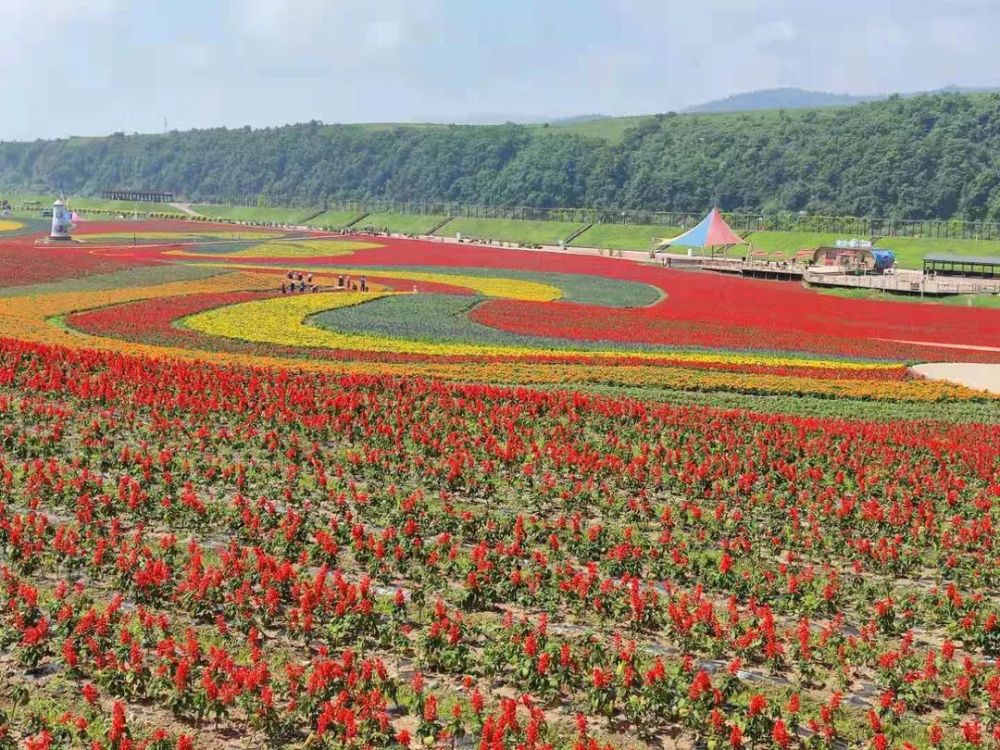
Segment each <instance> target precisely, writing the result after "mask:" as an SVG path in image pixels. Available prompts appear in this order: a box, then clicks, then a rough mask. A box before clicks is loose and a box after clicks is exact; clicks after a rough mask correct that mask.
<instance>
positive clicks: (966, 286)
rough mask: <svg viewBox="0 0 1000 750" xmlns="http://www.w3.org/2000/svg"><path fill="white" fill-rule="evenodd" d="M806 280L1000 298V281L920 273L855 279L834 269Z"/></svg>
mask: <svg viewBox="0 0 1000 750" xmlns="http://www.w3.org/2000/svg"><path fill="white" fill-rule="evenodd" d="M803 279H804V280H805V281H806V282H807V283H809V284H813V285H816V286H833V287H841V288H848V289H878V290H881V291H885V292H895V293H899V294H921V295H924V294H926V295H929V296H935V297H936V296H943V295H951V294H1000V279H973V278H965V277H959V276H925V275H924V274H923V273H921V272H920V271H897V272H895V273H887V274H881V275H875V274H872V275H868V276H855V275H853V274H847V273H840V272H838V271H836V270H834V269H830V270H829V271H828V270H825V269H816V268H811V269H809V270H808V271H806V273H805V275H804V276H803Z"/></svg>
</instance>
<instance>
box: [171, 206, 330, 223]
mask: <svg viewBox="0 0 1000 750" xmlns="http://www.w3.org/2000/svg"><path fill="white" fill-rule="evenodd" d="M191 209H192V210H194V211H197V212H198V213H200V214H202V215H203V216H208V217H209V218H212V219H226V220H228V221H260V222H267V223H273V224H301V223H302V222H303V221H304V220H305V219H306V217H308V216H312V215H313V214H315V213H316V212H317V211H318V210H319V209H317V208H269V207H264V208H258V207H257V206H210V205H205V204H200V205H195V206H191Z"/></svg>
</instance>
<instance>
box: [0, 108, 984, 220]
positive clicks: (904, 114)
mask: <svg viewBox="0 0 1000 750" xmlns="http://www.w3.org/2000/svg"><path fill="white" fill-rule="evenodd" d="M122 185H131V186H141V187H142V188H144V189H148V190H166V191H171V192H174V193H176V194H178V195H183V196H185V197H186V198H187V199H189V200H193V201H195V202H197V203H199V204H204V203H226V202H227V201H229V200H231V199H234V198H236V197H246V196H252V197H253V198H257V197H258V196H260V197H263V198H264V199H265V203H266V204H267V205H269V206H270V205H283V204H286V205H317V206H321V205H323V203H324V201H325V200H329V199H350V200H368V201H392V202H409V203H414V202H427V203H432V204H434V205H440V206H441V208H440V209H434V210H433V211H427V212H426V213H436V214H444V213H447V210H448V209H447V207H446V204H448V203H465V204H476V205H482V206H540V207H566V206H595V207H599V208H600V207H615V208H622V209H627V210H639V209H648V210H659V211H679V212H693V213H701V212H703V211H704V210H705V209H706V208H707V207H709V206H711V205H713V204H715V205H719V206H721V207H722V208H723V209H725V210H729V211H737V210H747V211H753V212H763V213H774V212H777V211H790V212H801V211H805V212H807V213H809V214H823V215H851V216H877V217H891V218H896V219H906V218H913V219H933V218H963V219H974V220H981V219H991V220H997V219H1000V95H998V94H974V95H973V94H958V93H942V94H936V95H922V96H914V97H898V96H896V97H891V98H889V99H887V100H885V101H877V102H870V103H863V104H857V105H855V106H851V107H839V108H838V107H833V108H823V109H803V110H787V111H786V110H767V111H759V112H738V113H716V114H681V115H678V114H673V113H670V114H666V115H655V116H639V117H627V118H599V119H584V120H578V121H569V122H561V123H560V122H557V123H551V124H549V125H548V126H545V125H530V126H529V125H513V124H508V125H491V126H473V125H462V126H459V125H432V124H412V125H396V124H391V123H385V124H370V125H324V124H323V123H319V122H310V123H305V124H300V125H288V126H284V127H277V128H264V129H258V130H254V129H251V128H239V129H226V128H216V129H208V130H192V131H188V132H174V133H166V134H156V135H135V136H125V135H124V134H121V133H119V134H115V135H112V136H108V137H106V138H69V139H62V140H53V141H34V142H31V143H0V195H3V194H4V192H12V191H20V192H32V191H34V192H45V193H47V194H51V193H52V191H53V189H54V188H56V187H61V188H62V189H63V190H65V191H66V193H67V194H73V195H82V196H87V195H98V194H99V193H100V191H101V190H104V189H107V188H109V187H118V186H122ZM233 202H239V201H233Z"/></svg>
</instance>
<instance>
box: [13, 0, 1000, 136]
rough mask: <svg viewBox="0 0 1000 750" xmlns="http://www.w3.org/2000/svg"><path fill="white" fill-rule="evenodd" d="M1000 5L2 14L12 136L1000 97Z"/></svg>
mask: <svg viewBox="0 0 1000 750" xmlns="http://www.w3.org/2000/svg"><path fill="white" fill-rule="evenodd" d="M998 31H1000V0H839V2H836V3H831V2H826V1H824V2H818V1H816V0H695V1H688V0H168V1H167V2H158V1H157V0H48V1H47V2H44V1H43V0H0V73H2V78H0V80H2V82H3V83H2V86H0V92H2V94H0V96H2V98H0V139H3V140H13V139H17V140H31V139H34V138H39V137H56V136H66V135H71V134H72V135H96V134H106V133H111V132H114V131H119V130H121V131H125V132H129V133H131V132H134V131H138V132H159V131H162V129H163V121H164V118H166V120H167V122H168V124H169V127H170V128H171V129H174V128H176V129H180V130H184V129H189V128H195V127H211V126H218V125H226V126H228V127H241V126H243V125H253V126H255V127H256V126H267V125H281V124H284V123H288V122H302V121H306V120H311V119H316V120H322V121H324V122H373V121H374V122H386V121H426V120H435V121H470V120H476V119H480V118H483V117H492V116H496V115H502V116H509V117H536V118H537V117H541V118H551V117H559V116H567V115H576V114H584V113H594V112H600V113H605V114H639V113H649V112H666V111H670V110H678V109H682V108H684V107H686V106H689V105H692V104H697V103H700V102H703V101H706V100H709V99H714V98H718V97H721V96H725V95H728V94H732V93H737V92H740V91H747V90H752V89H759V88H770V87H773V86H801V87H803V88H810V89H818V90H826V91H836V92H850V93H878V92H892V91H912V90H925V89H932V88H938V87H941V86H944V85H948V84H959V85H979V86H992V85H1000V65H998V63H1000V45H997V44H996V43H995V36H996V33H997V32H998Z"/></svg>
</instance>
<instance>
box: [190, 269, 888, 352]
mask: <svg viewBox="0 0 1000 750" xmlns="http://www.w3.org/2000/svg"><path fill="white" fill-rule="evenodd" d="M194 265H198V266H207V267H217V268H232V269H241V270H257V271H262V270H269V271H271V272H274V270H275V268H274V266H261V265H250V264H243V263H196V264H194ZM498 273H502V271H499V270H498ZM316 274H317V278H319V275H320V274H324V275H329V276H330V277H331V278H330V279H326V280H323V281H320V282H319V283H322V284H329V283H330V282H331V280H332V278H333V277H335V276H336V275H337V274H345V275H349V276H360V275H362V274H367V275H369V276H372V277H377V278H385V279H390V278H392V279H404V280H406V279H410V280H413V281H427V282H434V283H438V284H448V285H450V286H457V287H463V288H466V289H472V290H475V291H478V292H479V293H480V294H482V295H484V296H487V297H507V298H509V299H526V300H529V301H542V302H548V301H551V300H549V299H541V300H539V299H532V298H529V297H527V296H515V295H514V294H511V293H510V287H511V286H514V285H516V284H530V283H533V282H527V281H516V280H512V279H504V280H503V281H505V282H506V284H505V285H499V284H491V283H489V284H488V283H487V282H491V281H496V280H494V279H485V278H482V277H477V276H461V275H457V274H449V273H424V272H416V271H407V270H405V267H404V268H401V270H399V271H384V270H381V269H379V270H375V269H370V268H367V269H366V268H331V267H329V266H323V267H322V269H321V270H320V269H317V270H316ZM538 286H547V285H544V284H538ZM552 288H553V289H554V288H555V287H552ZM557 291H558V290H557ZM504 292H506V293H504ZM552 299H555V298H552ZM315 312H321V311H320V310H317V311H315ZM192 317H194V316H192ZM189 320H190V319H189ZM448 353H449V354H456V353H457V352H453V351H452V352H448ZM520 353H521V354H525V353H527V354H529V355H532V356H534V355H537V354H538V353H539V351H536V350H530V349H529V350H526V351H522V352H520ZM543 353H546V354H548V353H550V352H549V350H543ZM563 353H564V352H562V351H560V354H563ZM586 355H587V356H591V357H593V356H596V355H595V352H594V351H587V352H586ZM512 356H516V355H512ZM609 356H617V357H621V356H625V353H624V352H614V353H609ZM627 356H628V357H630V358H632V359H663V358H664V357H669V358H670V359H673V360H676V361H679V362H691V363H701V364H705V363H712V362H723V363H726V364H734V365H767V366H772V367H813V368H815V367H825V368H830V369H841V370H884V369H886V368H894V367H898V366H899V365H898V364H893V363H885V362H859V361H852V360H841V359H821V358H819V357H816V358H812V357H794V356H786V355H781V354H769V353H767V352H746V353H737V352H692V351H671V350H669V349H667V348H665V349H664V351H661V352H656V353H649V352H628V354H627Z"/></svg>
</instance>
